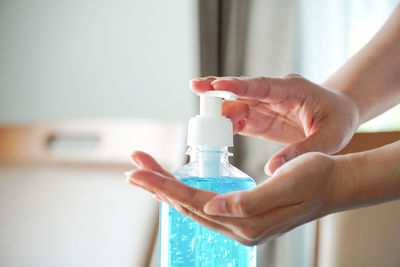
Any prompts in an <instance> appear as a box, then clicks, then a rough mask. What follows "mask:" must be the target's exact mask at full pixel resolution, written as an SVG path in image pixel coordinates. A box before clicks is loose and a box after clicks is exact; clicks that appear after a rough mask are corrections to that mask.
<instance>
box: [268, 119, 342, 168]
mask: <svg viewBox="0 0 400 267" xmlns="http://www.w3.org/2000/svg"><path fill="white" fill-rule="evenodd" d="M323 128H324V127H323V125H321V130H316V131H315V132H314V133H313V134H311V135H309V136H308V137H307V138H305V139H303V140H301V141H299V142H296V143H293V144H290V145H288V146H286V147H284V148H283V149H281V150H280V151H278V152H277V153H276V154H275V155H274V156H272V157H271V158H270V159H269V161H268V162H267V164H266V165H265V169H264V171H265V173H266V174H269V175H270V174H273V173H274V172H275V171H276V170H277V169H278V168H280V167H281V166H282V165H284V164H285V163H286V162H288V161H290V160H292V159H294V158H296V157H298V156H300V155H302V154H304V153H307V152H323V153H328V154H332V153H335V152H337V151H338V150H339V149H340V148H341V146H338V145H337V144H340V143H343V140H337V139H338V138H339V137H338V136H336V135H335V134H332V132H327V131H326V130H323Z"/></svg>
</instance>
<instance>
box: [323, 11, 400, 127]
mask: <svg viewBox="0 0 400 267" xmlns="http://www.w3.org/2000/svg"><path fill="white" fill-rule="evenodd" d="M323 85H324V86H325V87H327V88H331V89H335V90H338V91H341V92H342V93H344V94H346V95H348V96H349V97H350V98H351V99H352V100H353V102H354V103H355V104H356V106H357V107H358V111H359V117H360V123H363V122H365V121H368V120H370V119H372V118H373V117H375V116H377V115H379V114H380V113H382V112H384V111H385V110H387V109H389V108H390V107H392V106H394V105H395V104H397V103H399V102H400V5H398V6H397V7H396V9H395V10H394V12H393V13H392V15H391V16H390V17H389V19H388V20H387V21H386V23H385V24H384V26H383V27H382V28H381V29H380V30H379V32H378V33H377V34H376V35H375V36H374V37H373V38H372V39H371V41H369V42H368V43H367V44H366V45H365V46H364V47H363V48H362V49H361V50H360V51H359V52H358V53H357V54H355V55H354V56H353V57H352V58H350V59H349V61H348V62H347V63H346V64H345V65H343V66H342V67H341V68H340V69H339V70H338V71H337V72H336V73H334V74H333V75H332V76H331V77H330V78H329V79H328V80H327V81H325V82H324V83H323Z"/></svg>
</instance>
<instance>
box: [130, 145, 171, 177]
mask: <svg viewBox="0 0 400 267" xmlns="http://www.w3.org/2000/svg"><path fill="white" fill-rule="evenodd" d="M131 159H132V161H133V163H135V165H136V166H137V167H139V168H140V169H145V170H149V171H154V172H158V173H161V174H163V175H165V176H168V177H171V178H172V177H174V176H173V175H172V174H171V173H169V172H168V171H166V170H164V169H163V168H162V167H161V166H160V164H158V163H157V161H156V160H155V159H154V158H153V157H152V156H150V155H149V154H147V153H145V152H142V151H134V152H133V153H132V154H131Z"/></svg>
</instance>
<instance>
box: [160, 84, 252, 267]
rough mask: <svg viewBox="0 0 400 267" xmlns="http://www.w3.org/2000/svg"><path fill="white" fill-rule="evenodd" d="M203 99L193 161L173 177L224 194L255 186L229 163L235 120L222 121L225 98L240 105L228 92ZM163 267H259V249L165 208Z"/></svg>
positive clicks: (192, 128) (191, 145) (194, 124)
mask: <svg viewBox="0 0 400 267" xmlns="http://www.w3.org/2000/svg"><path fill="white" fill-rule="evenodd" d="M199 95H200V114H199V115H197V116H195V117H193V118H191V119H190V121H189V126H188V154H189V156H190V162H189V163H188V164H186V165H185V166H183V167H182V168H180V169H179V170H177V171H175V172H174V173H173V175H174V176H175V177H176V178H177V179H179V180H180V181H181V182H183V183H185V184H187V185H189V186H192V187H196V188H199V189H204V190H209V191H214V192H216V193H220V194H224V193H228V192H232V191H238V190H246V189H250V188H252V187H254V186H255V183H254V181H253V180H252V179H251V178H250V177H249V176H248V175H246V174H245V173H243V172H242V171H240V170H238V169H237V168H235V167H233V166H232V165H231V164H230V163H229V162H228V157H229V156H231V155H232V154H231V153H229V151H228V147H232V146H233V129H232V122H231V121H230V119H228V118H226V117H224V116H222V99H226V100H236V99H237V96H236V95H235V94H233V93H231V92H228V91H208V92H206V93H202V94H199ZM159 266H160V267H167V266H168V267H169V266H174V267H191V266H193V267H194V266H196V267H205V266H240V267H255V266H256V247H248V246H244V245H242V244H240V243H238V242H237V241H234V240H232V239H230V238H228V237H225V236H224V235H222V234H220V233H217V232H214V231H212V230H210V229H207V228H205V227H203V226H201V225H200V224H198V223H197V222H195V221H193V220H192V219H190V218H188V217H186V216H184V215H182V214H180V213H178V212H177V211H176V210H175V209H173V208H172V207H170V206H168V205H167V204H165V203H162V204H161V209H160V256H159Z"/></svg>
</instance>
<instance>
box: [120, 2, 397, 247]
mask: <svg viewBox="0 0 400 267" xmlns="http://www.w3.org/2000/svg"><path fill="white" fill-rule="evenodd" d="M399 44H400V5H399V6H398V7H397V8H396V9H395V10H394V12H393V14H392V15H391V17H390V18H389V19H388V21H387V22H386V23H385V25H384V26H383V27H382V29H381V30H380V31H379V32H378V33H377V34H376V35H375V37H374V38H373V39H372V40H371V41H370V42H369V43H368V44H367V45H366V46H365V47H364V48H363V49H361V50H360V51H359V52H358V53H357V54H356V55H354V56H353V57H352V58H351V59H350V60H349V61H348V62H347V63H346V64H345V65H343V67H342V68H340V69H339V70H338V71H337V72H336V73H334V74H333V75H332V76H331V77H330V78H329V79H328V80H327V81H326V82H325V83H323V84H322V85H318V84H314V83H312V82H310V81H308V80H307V79H305V78H303V77H301V76H300V75H297V74H289V75H286V76H283V77H258V78H247V77H222V78H217V77H205V78H198V79H195V80H192V81H191V89H192V90H193V91H195V92H205V91H208V90H228V91H232V92H234V93H236V94H237V95H238V96H239V100H238V101H236V102H227V101H225V102H224V105H223V113H224V115H226V116H227V117H229V118H231V120H232V123H233V126H234V131H235V133H238V134H242V135H247V136H257V137H260V138H264V139H268V140H273V141H276V142H279V143H283V144H287V146H286V147H285V148H283V149H282V150H281V151H279V152H278V153H277V154H275V155H274V156H273V157H272V158H271V159H270V160H269V161H268V163H267V165H266V172H267V173H271V174H273V175H272V177H271V178H270V179H268V180H267V181H265V182H264V183H262V184H260V185H258V186H256V187H255V188H253V189H250V190H245V191H237V192H232V193H228V194H217V193H213V192H210V191H205V190H200V189H196V188H192V187H189V186H187V185H185V184H183V183H181V182H179V181H178V180H176V179H175V178H174V177H173V176H172V175H171V174H170V173H168V172H167V171H165V170H163V169H162V167H161V166H160V165H159V164H158V163H157V162H156V161H155V160H154V159H153V158H152V157H151V156H150V155H147V154H145V153H144V152H134V153H133V154H132V160H133V162H134V163H135V164H136V165H137V166H138V168H139V169H138V170H135V171H133V172H131V173H128V174H127V177H128V180H129V183H131V184H132V185H135V186H139V187H141V188H143V189H145V190H147V191H149V192H150V193H152V194H153V195H154V196H155V198H156V199H158V200H160V201H164V202H166V203H168V204H170V205H171V206H173V207H174V208H175V209H177V210H178V211H179V212H181V213H182V214H184V215H187V216H189V217H191V218H192V219H194V220H195V221H197V222H199V223H200V224H202V225H204V226H206V227H208V228H210V229H213V230H215V231H218V232H220V233H222V234H224V235H226V236H228V237H230V238H232V239H235V240H237V241H239V242H241V243H242V244H245V245H255V244H259V243H262V242H265V241H268V240H271V239H273V238H275V237H277V236H279V235H281V234H283V233H285V232H287V231H289V230H291V229H293V228H295V227H297V226H299V225H301V224H304V223H306V222H309V221H312V220H314V219H316V218H319V217H322V216H325V215H327V214H330V213H333V212H338V211H342V210H347V209H353V208H358V207H363V206H368V205H374V204H378V203H382V202H385V201H390V200H395V199H399V198H400V165H399V164H398V162H397V161H398V160H397V159H398V158H399V157H400V142H396V143H394V144H391V145H387V146H384V147H381V148H379V149H376V150H371V151H367V152H362V153H356V154H349V155H345V156H329V155H327V154H322V153H321V152H323V153H329V154H330V153H335V152H337V151H339V150H340V149H341V148H343V147H344V146H345V145H346V144H347V142H348V141H349V140H350V138H351V136H352V135H353V133H354V131H355V130H356V129H357V128H358V126H359V125H360V123H362V122H364V121H367V120H369V119H371V118H373V117H374V116H376V115H378V114H380V113H382V112H384V111H385V110H387V109H388V108H390V107H392V106H393V105H395V104H397V103H399V102H400V45H399ZM282 133H284V134H282Z"/></svg>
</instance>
